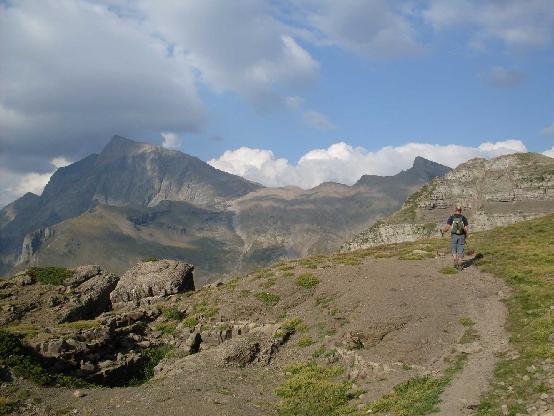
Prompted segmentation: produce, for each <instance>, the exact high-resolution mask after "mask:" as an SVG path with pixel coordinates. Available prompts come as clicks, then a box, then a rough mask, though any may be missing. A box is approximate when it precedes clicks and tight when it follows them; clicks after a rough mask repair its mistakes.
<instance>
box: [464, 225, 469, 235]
mask: <svg viewBox="0 0 554 416" xmlns="http://www.w3.org/2000/svg"><path fill="white" fill-rule="evenodd" d="M464 232H465V234H466V238H467V237H469V225H466V226H465V227H464Z"/></svg>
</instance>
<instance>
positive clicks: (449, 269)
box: [439, 266, 458, 274]
mask: <svg viewBox="0 0 554 416" xmlns="http://www.w3.org/2000/svg"><path fill="white" fill-rule="evenodd" d="M439 273H442V274H456V273H458V270H456V269H455V268H454V267H452V266H444V267H442V268H440V269H439Z"/></svg>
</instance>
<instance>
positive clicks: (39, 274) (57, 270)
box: [26, 267, 73, 285]
mask: <svg viewBox="0 0 554 416" xmlns="http://www.w3.org/2000/svg"><path fill="white" fill-rule="evenodd" d="M26 273H27V274H28V275H29V276H31V277H32V278H33V279H34V280H35V281H37V282H40V283H44V284H47V285H61V284H62V283H63V281H64V280H65V279H67V278H69V277H71V276H73V272H72V271H71V270H69V269H66V268H65V267H31V268H30V269H28V270H27V272H26Z"/></svg>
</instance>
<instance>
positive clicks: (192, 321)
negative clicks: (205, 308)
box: [183, 316, 198, 328]
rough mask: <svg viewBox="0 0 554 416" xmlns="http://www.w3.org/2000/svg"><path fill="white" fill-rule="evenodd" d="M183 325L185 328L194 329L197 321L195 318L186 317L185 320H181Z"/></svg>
mask: <svg viewBox="0 0 554 416" xmlns="http://www.w3.org/2000/svg"><path fill="white" fill-rule="evenodd" d="M183 325H184V326H186V327H187V328H194V327H195V326H196V325H198V319H196V317H195V316H187V317H186V318H185V319H183Z"/></svg>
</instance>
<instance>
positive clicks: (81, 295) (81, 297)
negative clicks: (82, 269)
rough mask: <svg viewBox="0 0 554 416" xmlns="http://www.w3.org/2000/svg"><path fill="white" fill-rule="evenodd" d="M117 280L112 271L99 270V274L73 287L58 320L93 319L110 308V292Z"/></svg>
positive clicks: (73, 282)
mask: <svg viewBox="0 0 554 416" xmlns="http://www.w3.org/2000/svg"><path fill="white" fill-rule="evenodd" d="M93 267H94V266H93ZM73 277H74V276H73ZM80 280H82V278H81V279H80ZM118 280H119V278H118V277H117V276H116V275H114V274H113V273H104V272H102V271H100V273H99V274H96V275H95V276H93V277H90V278H88V279H86V280H85V281H83V282H82V283H80V284H79V285H78V286H76V287H74V288H73V289H72V291H71V293H70V294H69V295H68V297H69V302H67V303H66V304H65V305H64V307H63V310H62V316H61V319H60V321H61V322H72V321H78V320H81V319H93V318H96V317H97V316H98V315H100V314H101V313H102V312H106V311H108V310H110V309H111V301H110V293H111V292H112V291H113V290H114V289H115V287H116V285H117V282H118ZM75 283H76V281H72V282H71V284H75Z"/></svg>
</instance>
